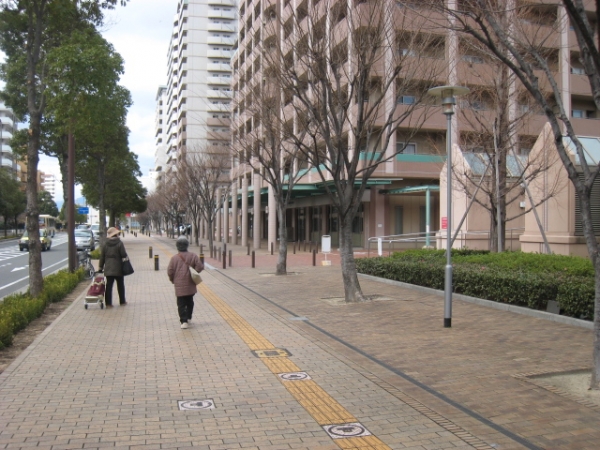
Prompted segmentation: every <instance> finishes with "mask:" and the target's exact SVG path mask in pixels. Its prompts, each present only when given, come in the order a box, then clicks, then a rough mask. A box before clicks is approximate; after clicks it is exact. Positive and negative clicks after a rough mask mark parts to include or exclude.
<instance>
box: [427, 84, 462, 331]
mask: <svg viewBox="0 0 600 450" xmlns="http://www.w3.org/2000/svg"><path fill="white" fill-rule="evenodd" d="M427 92H428V93H429V94H430V95H433V96H434V97H439V98H440V99H441V101H442V106H443V107H444V109H443V113H444V114H445V115H446V153H447V159H446V168H447V171H448V172H447V173H448V174H447V177H446V194H447V196H446V198H447V203H446V236H447V237H446V271H445V276H446V278H445V280H444V328H450V327H451V326H452V255H451V250H452V115H453V114H454V105H455V104H456V98H455V97H457V96H459V95H465V94H468V93H469V89H468V88H466V87H462V86H438V87H434V88H431V89H429V91H427Z"/></svg>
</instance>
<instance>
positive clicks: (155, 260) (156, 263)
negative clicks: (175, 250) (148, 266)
mask: <svg viewBox="0 0 600 450" xmlns="http://www.w3.org/2000/svg"><path fill="white" fill-rule="evenodd" d="M154 270H158V255H154Z"/></svg>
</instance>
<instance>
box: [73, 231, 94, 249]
mask: <svg viewBox="0 0 600 450" xmlns="http://www.w3.org/2000/svg"><path fill="white" fill-rule="evenodd" d="M75 246H76V247H77V250H89V251H94V250H95V249H96V243H95V242H94V233H93V231H92V230H75Z"/></svg>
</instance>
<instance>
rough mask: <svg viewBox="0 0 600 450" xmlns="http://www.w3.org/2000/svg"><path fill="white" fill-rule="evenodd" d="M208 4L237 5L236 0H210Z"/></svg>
mask: <svg viewBox="0 0 600 450" xmlns="http://www.w3.org/2000/svg"><path fill="white" fill-rule="evenodd" d="M208 4H209V5H215V6H236V2H235V1H234V0H208Z"/></svg>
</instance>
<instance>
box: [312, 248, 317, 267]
mask: <svg viewBox="0 0 600 450" xmlns="http://www.w3.org/2000/svg"><path fill="white" fill-rule="evenodd" d="M312 254H313V266H316V265H317V251H316V250H313V252H312Z"/></svg>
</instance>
